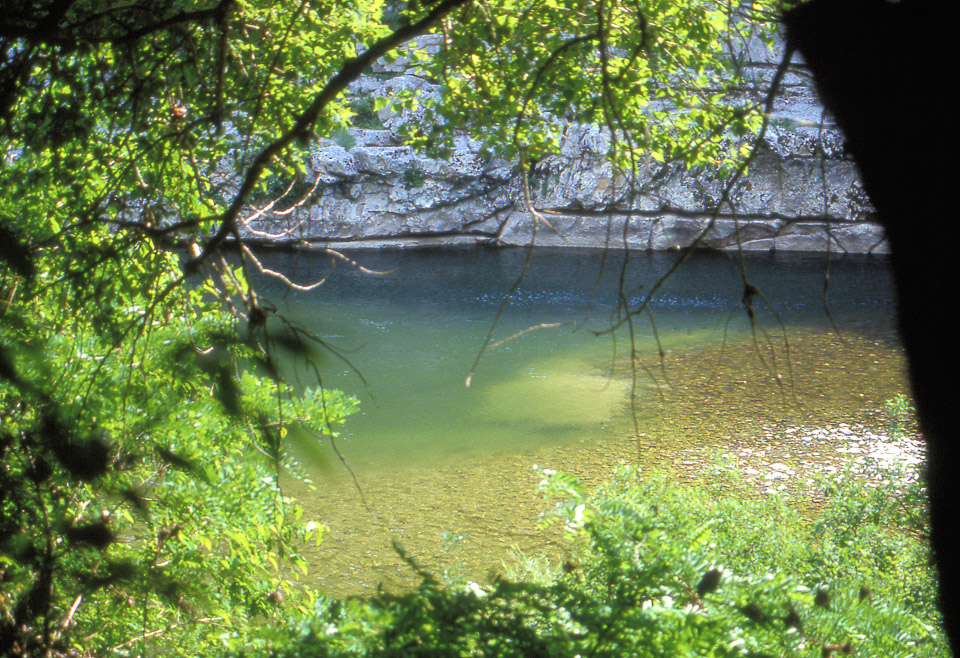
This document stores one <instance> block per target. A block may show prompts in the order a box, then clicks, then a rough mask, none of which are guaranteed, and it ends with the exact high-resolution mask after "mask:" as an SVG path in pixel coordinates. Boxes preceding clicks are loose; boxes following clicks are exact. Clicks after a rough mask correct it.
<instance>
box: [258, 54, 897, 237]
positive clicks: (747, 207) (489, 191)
mask: <svg viewBox="0 0 960 658" xmlns="http://www.w3.org/2000/svg"><path fill="white" fill-rule="evenodd" d="M420 47H421V48H426V49H427V50H429V49H430V48H435V47H437V45H436V44H435V43H431V42H430V41H429V40H428V41H427V42H426V43H424V42H423V40H421V46H420ZM777 57H778V56H777V55H775V54H771V53H769V52H766V51H764V50H762V49H757V52H756V53H755V55H754V57H753V58H752V59H751V63H750V70H751V71H752V72H753V77H754V79H755V80H756V85H755V89H753V91H752V93H753V94H754V95H755V96H757V95H759V94H761V93H763V91H765V89H766V86H767V83H768V82H769V80H770V78H771V77H772V75H773V71H774V69H775V68H776V65H777V62H778V59H777ZM402 89H415V90H417V91H418V93H421V94H424V95H430V94H434V93H436V85H434V84H433V83H431V82H430V81H429V80H427V79H424V78H423V77H420V76H418V75H417V70H416V68H414V67H412V66H411V65H410V64H409V63H408V61H407V60H406V59H405V58H403V57H400V58H399V59H397V60H396V61H394V62H392V63H390V64H387V63H380V64H378V66H376V67H375V68H374V70H373V71H372V72H371V74H370V75H367V76H364V77H363V78H361V79H360V80H358V81H357V82H356V83H355V84H354V85H353V86H352V87H351V90H350V93H351V94H352V95H353V96H354V98H358V99H371V98H375V97H377V96H385V97H386V98H387V99H391V98H393V97H394V95H395V94H396V93H397V92H398V91H399V90H402ZM746 93H751V92H750V91H749V90H748V91H747V92H746ZM372 118H373V121H372V123H373V124H375V127H376V128H377V129H369V128H367V129H354V130H351V131H349V132H348V133H347V132H345V133H343V134H341V135H339V136H338V137H337V139H335V140H324V141H323V142H322V143H321V144H320V145H319V147H318V148H317V149H316V150H315V151H314V152H313V153H312V154H311V156H310V162H309V167H308V169H309V171H308V175H310V176H312V177H314V179H315V180H319V183H318V185H317V187H316V189H315V190H314V193H313V194H312V196H311V198H310V201H309V203H306V204H304V205H303V206H301V207H300V208H299V209H298V210H297V211H296V212H291V213H288V214H285V215H277V214H271V213H266V214H264V215H262V216H261V217H259V218H258V219H256V220H255V221H253V222H251V223H250V224H249V229H250V230H251V232H252V231H261V232H264V233H269V234H271V235H273V236H275V237H274V238H273V239H275V240H281V239H282V240H289V241H307V242H310V243H314V244H327V245H339V246H346V245H345V243H349V245H350V246H355V247H359V246H382V245H395V246H415V245H423V244H437V243H441V244H442V243H460V244H462V243H470V242H491V241H496V242H498V243H501V244H507V245H513V244H528V243H529V242H530V240H531V239H532V237H533V228H534V219H533V218H532V217H531V216H530V214H529V213H528V212H527V211H526V209H525V206H524V204H523V203H522V202H521V201H520V199H521V197H520V184H519V176H518V175H517V171H516V167H515V163H511V162H506V161H502V160H485V159H483V158H481V157H480V155H479V152H478V151H479V147H478V145H477V144H476V143H474V142H471V141H470V140H469V139H467V138H466V137H463V138H460V139H458V141H457V143H456V149H455V151H454V153H453V156H452V157H451V158H450V159H449V160H434V159H430V158H427V157H424V156H422V155H420V154H418V153H416V152H414V151H413V149H411V148H410V147H408V146H404V145H403V144H402V143H401V141H400V132H401V131H400V127H401V126H402V125H403V124H404V122H407V121H411V120H415V119H416V112H409V111H404V112H394V111H393V110H392V109H391V108H390V107H389V106H388V107H386V108H384V109H381V110H380V111H379V112H378V114H377V116H375V117H372ZM606 144H607V136H606V135H605V134H604V132H603V131H601V130H599V129H598V128H596V127H591V126H580V125H574V124H571V125H569V126H568V127H567V130H566V132H565V138H564V142H563V144H562V150H561V153H560V154H559V155H557V156H554V157H551V158H548V159H545V160H543V161H541V162H540V163H538V165H537V166H536V168H535V170H534V172H533V175H532V179H531V186H532V187H533V188H534V189H533V192H534V195H535V198H534V205H535V207H536V208H538V209H539V210H540V211H541V212H542V213H543V217H544V218H545V219H546V220H547V222H548V223H549V227H550V228H548V227H547V226H545V225H544V224H543V223H540V225H539V229H538V231H537V236H536V241H537V244H540V245H551V246H605V245H608V244H609V245H613V246H621V247H622V246H624V245H626V246H629V247H630V248H637V249H671V248H678V247H683V246H686V245H688V244H690V243H691V242H692V241H693V240H694V239H695V238H696V237H697V236H698V235H699V234H700V233H701V232H702V231H703V229H704V228H705V227H706V226H707V224H708V222H709V221H710V216H709V214H708V213H709V212H710V211H711V210H712V209H713V208H715V207H716V206H717V203H718V201H719V198H720V191H721V184H720V182H719V181H717V180H716V179H715V178H713V177H711V176H709V175H705V174H698V173H697V172H689V171H685V170H684V169H683V168H682V167H681V166H679V165H675V164H663V163H659V162H655V161H652V160H651V161H649V162H647V163H644V165H643V168H644V170H643V171H642V172H641V178H642V180H641V181H640V183H641V186H640V188H641V190H640V192H639V193H636V192H635V193H632V196H630V195H631V193H630V192H628V189H627V186H625V185H624V184H623V181H622V180H621V179H620V178H619V177H617V178H616V179H615V177H614V175H613V171H612V169H611V166H610V165H609V164H607V163H605V162H604V161H603V158H602V155H601V154H602V153H603V152H604V150H605V148H606ZM731 200H732V201H733V204H732V205H733V209H732V210H731V209H730V208H728V207H726V205H725V206H724V208H723V212H721V213H720V214H719V215H718V217H717V219H716V222H715V224H714V227H713V229H712V230H711V232H710V233H709V234H708V235H707V236H706V239H705V240H704V241H703V242H702V244H703V245H704V246H706V247H713V248H723V249H729V248H734V247H735V246H736V244H737V242H738V240H739V242H740V243H741V244H742V245H743V247H744V248H745V249H749V250H771V249H776V250H785V251H825V250H827V249H828V248H829V249H830V250H831V251H835V252H841V253H867V252H870V253H884V252H886V250H887V245H886V242H885V240H884V236H883V231H882V229H881V228H879V226H878V225H877V224H876V223H875V222H874V217H873V209H872V207H871V206H870V205H869V202H868V200H867V197H866V194H865V193H864V191H863V189H862V187H861V184H860V181H859V177H858V173H857V170H856V168H855V166H854V164H853V162H852V160H850V158H848V157H847V155H846V154H845V153H844V148H843V140H842V137H841V135H840V133H839V132H838V131H837V130H836V128H835V127H834V126H832V124H831V123H830V122H829V118H825V117H824V116H823V111H822V109H821V107H820V105H819V104H818V102H817V100H816V96H815V93H814V92H813V90H812V86H811V85H810V84H809V82H808V79H807V78H806V76H805V72H804V69H803V66H802V65H801V66H797V67H794V69H793V70H792V71H791V72H790V73H789V74H788V75H787V76H786V78H785V81H784V84H783V85H782V90H781V93H780V96H779V97H778V99H777V102H776V105H775V108H774V116H773V117H772V123H771V127H770V129H769V131H768V133H767V135H766V138H765V142H764V144H763V148H762V149H761V151H760V152H759V154H758V157H757V158H756V159H755V161H754V162H753V163H752V166H751V167H750V172H749V175H748V176H746V177H745V178H743V179H742V180H741V181H740V182H739V183H738V185H737V186H736V188H735V190H734V192H733V195H732V199H731ZM626 209H630V210H629V211H628V210H626ZM625 224H626V230H624V229H625Z"/></svg>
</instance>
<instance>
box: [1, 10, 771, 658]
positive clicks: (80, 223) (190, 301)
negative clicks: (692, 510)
mask: <svg viewBox="0 0 960 658" xmlns="http://www.w3.org/2000/svg"><path fill="white" fill-rule="evenodd" d="M764 11H765V5H763V4H762V3H744V4H743V5H741V4H740V3H716V4H713V3H705V2H699V1H694V0H689V1H671V0H662V1H658V2H648V3H637V2H627V1H612V0H611V1H600V2H586V1H580V2H577V1H573V0H571V1H565V0H564V1H561V0H548V1H531V2H513V1H509V0H507V1H503V2H498V3H491V2H474V1H470V0H440V1H439V2H430V3H424V4H420V3H416V2H410V3H408V4H407V5H406V6H398V5H396V4H390V5H389V6H387V4H386V3H383V2H378V1H376V0H374V1H370V2H366V1H363V2H340V1H332V2H312V1H310V0H302V1H300V2H294V1H284V2H271V1H267V0H263V1H258V2H254V1H250V2H238V1H227V0H223V1H221V2H217V3H201V2H188V1H182V2H175V3H170V2H152V1H148V0H135V1H134V2H131V3H126V4H120V5H116V4H114V3H109V2H100V1H96V0H90V1H86V2H85V1H82V0H75V1H70V0H52V1H51V2H25V1H15V2H12V3H7V5H6V6H5V7H4V15H3V16H2V17H0V143H2V145H3V153H2V157H3V159H4V167H3V169H2V171H0V190H2V191H3V193H2V195H0V197H2V198H0V240H2V241H0V276H2V278H0V291H2V301H0V319H2V323H3V326H2V328H0V350H2V351H0V378H2V381H0V414H2V418H3V429H2V434H0V441H2V450H3V455H2V458H3V463H4V466H5V467H6V470H5V471H4V474H3V476H2V477H3V478H4V479H3V483H2V484H3V491H4V494H3V495H4V498H3V500H2V505H3V512H4V514H3V519H4V520H3V522H2V525H0V550H2V555H3V557H4V559H5V563H4V564H5V566H4V573H5V574H6V575H5V576H4V577H5V578H8V579H9V581H8V582H10V583H12V584H11V585H10V586H9V587H8V588H6V589H5V591H4V595H3V596H4V598H3V599H2V600H0V605H2V606H3V611H4V615H3V617H4V619H3V620H0V623H2V624H6V626H5V627H4V628H5V630H8V631H9V633H10V635H8V636H9V637H11V638H13V639H12V640H11V642H14V643H16V644H15V645H14V644H10V645H7V648H8V649H9V648H10V647H14V646H16V647H18V650H20V651H22V652H26V653H29V652H31V651H37V652H39V651H41V650H45V649H46V648H49V647H51V646H56V645H57V643H58V642H60V643H61V645H62V646H66V645H65V644H63V643H65V642H66V638H67V637H68V633H67V630H68V628H69V627H70V625H71V624H72V623H79V624H81V625H82V624H86V626H85V631H84V633H87V632H93V631H96V635H95V636H94V637H95V638H96V639H94V640H93V641H94V642H100V643H101V644H100V645H98V646H102V647H113V646H118V645H121V644H125V643H127V642H129V641H134V640H136V641H143V640H144V639H145V636H147V635H148V634H149V633H150V632H152V630H155V629H154V628H153V627H152V626H147V625H145V624H144V623H143V621H142V620H143V619H144V618H146V613H147V611H150V615H151V618H154V616H153V615H154V614H156V615H157V617H155V619H161V618H163V619H164V620H165V621H164V622H163V623H164V624H171V625H176V624H179V623H181V621H175V620H179V619H181V617H178V615H183V614H185V613H184V611H185V610H188V609H192V610H193V614H192V616H190V615H188V616H189V617H190V619H189V622H190V624H193V625H199V626H202V625H203V624H208V623H209V624H212V623H213V622H211V621H210V620H211V619H215V620H223V619H224V618H227V617H230V618H235V617H236V615H237V610H240V609H243V610H244V611H245V614H249V615H256V614H260V613H262V612H263V611H265V610H267V609H269V603H270V602H271V601H273V600H276V598H277V597H278V596H280V593H281V592H282V589H283V587H285V584H284V582H285V577H286V576H287V575H289V572H288V571H285V569H286V567H284V566H283V563H284V562H285V561H287V562H289V561H290V558H291V556H293V557H296V554H295V548H294V546H293V540H294V539H295V538H296V535H297V533H298V532H300V533H301V534H302V533H307V532H311V531H314V528H315V527H316V526H309V527H308V526H306V525H300V526H297V525H296V524H295V523H293V522H292V521H291V519H290V515H289V514H287V511H288V510H290V507H289V501H287V500H285V499H284V498H283V496H282V492H280V491H279V489H277V488H276V478H275V475H276V471H277V469H278V468H279V465H280V464H281V463H282V461H283V459H284V453H283V449H282V439H283V436H284V433H285V432H287V431H292V430H293V429H296V428H301V429H306V430H309V431H313V432H315V433H318V434H321V435H326V436H328V437H331V438H332V437H333V435H334V434H335V432H334V428H333V425H334V424H335V423H337V422H339V421H340V420H342V418H343V416H344V415H345V414H346V413H347V412H349V410H350V406H351V405H350V402H349V401H348V400H345V399H344V398H342V397H340V396H338V395H337V394H335V393H334V392H331V391H327V390H326V389H325V388H323V387H322V381H321V380H320V379H319V377H318V380H317V381H316V382H315V384H316V386H315V387H314V388H312V389H309V390H308V391H307V392H306V393H303V392H301V391H294V390H293V389H292V388H290V387H287V386H286V385H285V384H284V383H283V381H282V376H281V375H282V373H281V372H280V371H279V368H278V366H277V363H278V352H279V351H280V350H284V349H286V350H292V351H294V352H296V353H298V354H300V353H303V352H306V351H308V347H309V346H310V345H311V343H310V341H309V337H308V336H306V335H305V334H304V333H303V332H300V331H299V330H298V329H296V328H288V329H286V330H284V331H282V332H279V331H278V326H279V324H278V323H276V322H274V321H273V318H272V312H271V307H270V305H269V302H268V300H263V299H261V298H260V297H259V295H258V293H257V290H256V289H255V286H254V285H253V283H252V279H253V277H252V276H251V274H252V271H251V270H252V269H254V268H255V263H254V262H252V261H251V260H250V259H249V258H248V257H246V256H245V255H244V254H243V253H242V252H241V256H240V259H239V265H237V264H236V262H233V261H230V260H228V259H227V258H225V257H224V255H223V254H222V253H221V250H222V249H223V248H224V247H226V246H228V245H230V244H237V243H240V242H242V232H241V230H240V224H239V219H240V218H241V217H242V215H243V213H244V212H246V211H247V210H248V208H249V205H250V203H251V202H252V200H255V199H257V198H261V197H262V196H263V195H264V194H266V193H267V192H268V190H267V188H266V186H265V185H264V183H263V182H262V181H263V179H264V178H265V176H266V175H268V174H274V173H275V174H282V175H284V176H288V177H290V178H291V179H292V178H295V177H296V176H297V175H298V174H299V168H300V166H301V160H300V157H301V155H300V150H302V149H304V148H308V147H309V144H310V142H311V140H313V139H314V138H316V137H322V136H326V135H329V134H330V132H331V131H332V130H333V129H335V128H337V127H341V126H345V125H349V123H350V118H351V110H350V109H349V104H348V103H347V101H346V98H345V97H344V94H343V92H344V90H345V89H346V88H347V86H348V84H349V83H350V82H351V81H352V80H354V79H356V78H357V77H358V76H359V75H360V74H361V73H362V72H363V71H364V70H365V69H366V68H367V67H368V66H369V65H370V64H371V63H372V62H373V61H374V60H376V59H378V58H379V57H381V56H390V55H391V53H393V52H394V51H395V49H396V48H397V47H398V46H400V45H402V44H404V43H406V42H408V41H410V40H411V39H415V38H416V37H417V36H419V35H422V34H425V33H428V32H434V33H439V34H440V35H442V47H441V50H440V52H439V54H437V55H436V56H435V57H433V58H432V59H431V60H430V61H426V62H424V63H423V67H424V70H425V71H426V74H427V75H430V76H432V77H433V78H434V79H435V80H437V81H441V82H442V86H441V89H442V95H441V98H440V100H439V101H438V102H437V103H436V104H435V105H433V106H431V107H429V108H428V109H427V112H426V114H425V121H424V122H423V123H422V124H419V125H415V126H411V127H410V135H409V136H410V139H411V141H412V142H413V143H414V144H417V145H419V146H421V147H423V148H425V149H427V150H428V151H432V152H435V153H439V154H442V153H443V152H444V151H445V148H446V146H447V145H448V143H449V140H450V139H451V138H452V136H453V135H454V134H457V133H459V132H466V133H468V134H470V135H471V136H473V137H474V138H476V139H478V140H479V141H481V142H482V144H483V146H484V148H485V149H486V151H487V152H489V153H490V154H498V155H500V156H504V157H508V158H512V159H515V161H516V162H517V166H518V169H519V171H520V172H521V175H524V174H525V172H526V171H527V170H528V168H529V166H530V165H531V164H532V163H534V162H536V161H537V160H539V159H540V158H542V157H544V156H545V155H547V154H549V153H551V152H552V151H553V150H555V149H556V148H557V145H558V139H559V136H560V134H561V133H562V131H563V127H564V125H565V122H571V121H576V122H582V123H592V124H599V125H601V126H603V127H604V128H605V129H606V131H607V133H608V134H609V135H610V137H611V140H610V153H609V156H610V157H611V158H612V159H613V161H614V162H615V163H616V164H617V166H618V167H619V168H620V169H621V170H622V171H623V172H624V179H623V184H630V183H631V173H635V172H636V171H637V168H638V162H639V161H641V160H642V159H643V158H653V159H655V160H680V161H683V162H684V163H686V164H687V165H688V166H690V167H703V168H710V169H712V170H715V171H719V172H721V173H722V174H726V175H728V176H729V175H735V172H737V171H740V169H741V168H742V166H743V163H744V162H745V159H746V158H747V156H748V154H749V149H750V148H751V144H752V141H751V140H750V139H749V137H750V136H751V135H753V134H755V133H756V131H758V130H759V129H760V127H761V125H762V122H763V107H762V106H761V102H762V101H763V100H765V99H764V98H763V97H762V95H760V96H758V97H757V98H756V101H757V102H754V103H749V102H744V100H743V97H742V96H736V97H735V96H733V95H732V94H731V92H732V91H733V90H734V89H738V88H741V87H743V86H744V85H745V84H746V82H745V81H744V80H743V78H742V72H743V71H742V68H741V67H740V65H739V64H740V62H739V59H738V58H739V56H740V55H741V54H742V53H743V52H744V50H745V48H746V44H747V42H748V41H749V40H751V39H754V38H757V37H758V35H759V36H760V37H764V35H766V34H767V32H766V30H767V29H768V28H769V25H767V24H765V23H764V21H765V20H766V19H769V18H771V17H772V14H764V13H763V12H764ZM398 100H399V101H401V102H403V101H404V99H398ZM406 101H407V102H411V103H412V102H416V100H415V99H413V98H410V99H406ZM524 201H526V202H529V200H528V199H526V200H524V199H521V200H520V202H521V203H522V202H524ZM534 216H536V214H535V213H534ZM178 247H188V251H187V254H186V255H185V256H181V252H180V251H178V250H177V248H178ZM198 282H202V283H198ZM188 284H189V285H188ZM625 311H626V312H627V314H629V313H632V312H635V311H636V309H625ZM265 382H269V383H271V386H270V387H265V386H264V383H265ZM159 392H162V394H158V393H159ZM249 445H256V446H258V447H259V448H260V450H261V451H262V452H263V453H264V455H265V458H264V460H263V462H262V463H260V464H259V465H253V466H250V467H249V469H250V470H249V471H247V470H244V468H247V467H243V468H241V467H240V463H241V461H242V460H241V457H242V456H243V453H244V448H245V446H249ZM213 446H217V447H218V449H220V450H222V451H223V452H222V454H221V453H217V454H218V456H217V458H216V459H215V460H213V461H211V460H210V456H209V454H206V453H207V452H208V451H209V450H210V449H211V448H212V447H213ZM218 463H220V464H231V465H233V467H234V468H236V469H238V472H239V473H240V475H238V476H236V477H237V481H238V482H242V483H244V485H245V486H251V487H252V488H251V489H249V491H252V492H253V493H252V494H251V496H253V499H254V500H255V501H257V502H256V506H257V508H258V509H259V513H258V514H257V515H254V517H252V518H251V517H250V516H249V515H246V516H247V518H246V519H244V516H245V515H244V514H243V512H244V510H242V509H240V507H241V506H242V505H243V503H242V502H241V500H239V499H231V498H230V497H229V496H226V495H224V494H222V493H219V492H216V493H211V490H210V489H209V487H208V485H207V484H206V483H207V482H212V483H221V484H222V483H223V482H224V481H225V480H226V479H227V478H228V477H233V476H232V475H230V469H227V468H217V467H216V464H218ZM258 469H259V470H258ZM271 477H273V478H274V479H273V480H269V479H270V478H271ZM264 478H267V480H268V482H267V486H262V487H259V488H257V487H256V486H253V484H255V483H256V482H260V483H261V484H263V482H264ZM160 483H163V486H164V487H169V491H171V492H174V493H173V494H172V495H171V496H170V497H159V496H153V495H152V494H153V493H154V492H155V491H156V490H157V489H158V487H159V486H160ZM252 483H253V484H252ZM205 487H206V488H205ZM196 500H203V501H207V502H206V503H205V504H206V505H208V506H209V507H208V509H207V510H206V511H205V512H199V511H195V510H194V509H193V505H194V503H193V502H192V501H196ZM147 502H149V503H150V504H149V505H147V504H146V503H147ZM148 508H149V509H148ZM141 509H142V510H143V511H142V512H141V511H138V510H141ZM211 509H213V510H215V511H214V512H212V513H211V512H210V510H211ZM292 513H293V514H295V512H292ZM201 514H203V515H205V516H209V517H210V518H212V519H214V520H215V521H216V523H211V524H210V525H209V527H208V528H204V529H202V528H201V527H200V525H201V524H200V522H199V519H198V516H199V515H201ZM188 524H192V526H191V527H192V528H193V533H187V532H185V531H184V530H183V528H184V527H186V526H187V525H188ZM235 524H244V525H243V528H245V530H244V531H243V532H242V533H238V534H237V536H233V535H227V537H228V539H226V540H223V541H225V542H226V544H218V543H217V542H216V541H214V540H213V539H212V537H213V536H215V535H216V533H217V532H218V531H221V530H222V529H224V528H228V527H231V526H232V525H233V526H235ZM118 533H122V534H124V535H125V536H126V535H129V536H131V537H133V538H134V539H135V541H133V542H132V543H131V544H130V545H129V548H130V550H129V551H128V552H126V553H125V552H123V551H121V550H119V549H118V547H117V542H116V541H114V540H115V538H116V537H117V534H118ZM258 543H259V545H262V546H266V547H267V550H266V551H258ZM224 550H226V551H227V554H228V555H229V556H231V558H232V560H233V561H232V562H229V563H228V564H224V565H222V568H221V570H220V571H218V572H215V573H214V574H210V573H209V572H206V571H205V570H206V569H208V568H209V564H208V563H207V561H206V560H207V558H208V557H209V556H211V555H214V554H218V553H217V552H218V551H224ZM168 554H169V555H170V556H171V557H169V558H168V557H167V556H168ZM105 556H106V557H105ZM164 563H169V564H172V565H173V567H172V568H171V569H170V572H169V573H165V572H163V569H164V568H165V567H161V566H160V565H163V564H164ZM240 565H244V566H243V568H245V569H246V568H248V566H249V567H250V568H249V572H250V575H249V577H248V578H246V579H244V580H243V581H242V582H241V583H240V584H239V585H238V586H237V587H234V588H232V589H231V588H226V589H225V590H223V591H221V590H218V589H214V590H213V591H212V593H210V592H208V593H206V594H204V593H203V592H202V591H201V590H202V589H203V588H202V587H199V586H198V587H189V586H186V584H184V582H183V581H184V580H185V579H188V578H190V577H193V576H194V575H196V574H199V573H201V572H205V573H207V578H208V580H207V581H203V582H213V581H217V580H220V581H225V580H227V575H228V574H230V573H232V572H233V570H235V569H239V568H241V567H240ZM250 565H252V566H250ZM110 597H114V598H117V597H128V598H124V599H123V601H124V604H126V602H127V601H128V600H129V601H132V604H131V607H130V608H129V609H130V610H132V612H129V613H125V614H124V615H117V621H116V622H115V623H114V624H112V625H110V626H109V627H105V628H101V629H96V628H94V626H95V624H96V623H97V621H98V620H102V617H101V616H100V614H102V613H97V612H96V611H95V606H96V605H105V603H104V602H105V601H107V600H108V599H110ZM271 597H273V598H271ZM161 615H166V616H165V617H162V616H161ZM182 623H184V624H185V626H184V627H185V628H186V626H188V625H189V624H186V622H182ZM217 623H220V622H219V621H218V622H217ZM24 629H25V630H24ZM232 630H233V632H234V633H236V635H237V637H240V635H241V634H242V633H243V629H242V628H240V627H237V628H234V629H232ZM216 632H217V633H218V632H219V631H216ZM183 635H184V636H185V637H186V635H187V634H186V633H184V634H183ZM214 635H215V632H214V631H213V630H211V632H210V633H209V634H205V633H204V632H197V633H194V634H191V635H190V638H191V639H190V642H194V643H195V644H194V645H191V646H192V647H193V648H192V649H187V650H194V651H195V650H199V648H200V647H203V646H206V645H205V644H204V643H206V642H211V641H212V639H211V638H212V637H213V636H214ZM137 638H140V639H137ZM63 650H65V649H63Z"/></svg>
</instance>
